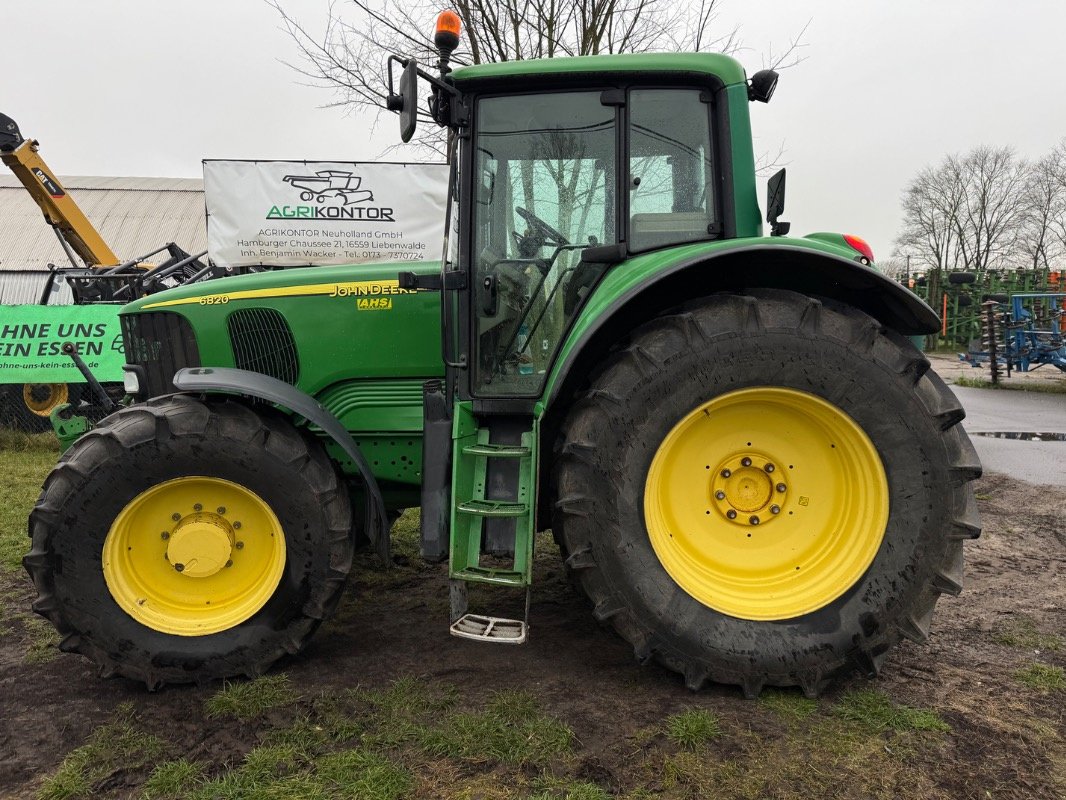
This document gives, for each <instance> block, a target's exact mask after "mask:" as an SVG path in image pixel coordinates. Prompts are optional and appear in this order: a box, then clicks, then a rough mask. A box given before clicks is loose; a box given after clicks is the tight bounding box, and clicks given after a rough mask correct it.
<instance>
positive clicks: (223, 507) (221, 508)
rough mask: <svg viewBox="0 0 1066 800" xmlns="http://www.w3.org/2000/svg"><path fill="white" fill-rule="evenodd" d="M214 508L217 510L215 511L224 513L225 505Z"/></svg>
mask: <svg viewBox="0 0 1066 800" xmlns="http://www.w3.org/2000/svg"><path fill="white" fill-rule="evenodd" d="M215 510H216V511H217V512H218V513H219V514H225V513H226V507H225V506H219V507H218V508H217V509H215Z"/></svg>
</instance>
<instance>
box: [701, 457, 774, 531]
mask: <svg viewBox="0 0 1066 800" xmlns="http://www.w3.org/2000/svg"><path fill="white" fill-rule="evenodd" d="M776 473H777V466H776V465H775V463H774V462H773V460H771V459H769V458H767V457H765V456H763V455H761V454H759V453H755V452H748V451H743V452H740V453H737V454H735V455H733V456H732V457H730V458H727V459H726V460H725V461H723V462H722V463H720V464H719V465H718V469H717V470H716V471H715V473H714V477H713V478H712V479H711V500H712V503H713V504H714V507H715V509H717V511H718V513H719V514H721V515H722V516H723V517H725V518H726V519H727V520H728V521H730V522H732V523H734V524H736V525H744V526H749V525H760V524H765V523H767V522H769V521H770V520H772V519H774V518H775V517H777V516H778V515H779V514H780V513H781V509H782V507H783V505H784V500H785V496H786V493H787V491H788V485H787V483H786V482H785V481H784V480H781V479H777V478H776ZM730 512H732V513H730Z"/></svg>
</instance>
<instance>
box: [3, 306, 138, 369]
mask: <svg viewBox="0 0 1066 800" xmlns="http://www.w3.org/2000/svg"><path fill="white" fill-rule="evenodd" d="M120 308H121V306H118V305H94V306H0V383H84V382H85V379H84V378H83V377H82V376H81V373H80V372H78V368H77V367H75V366H74V362H73V361H71V360H70V357H69V356H65V355H63V353H62V351H61V350H60V348H61V347H62V346H63V344H64V343H66V342H73V344H74V346H75V347H76V348H77V351H78V354H79V355H81V357H82V359H83V360H84V361H85V363H86V365H87V366H88V367H89V369H90V370H92V373H93V375H95V376H96V378H97V379H98V380H100V381H121V380H122V365H123V364H124V363H125V362H126V358H125V355H124V354H123V352H122V332H121V329H120V328H119V324H118V310H119V309H120Z"/></svg>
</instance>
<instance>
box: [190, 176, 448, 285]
mask: <svg viewBox="0 0 1066 800" xmlns="http://www.w3.org/2000/svg"><path fill="white" fill-rule="evenodd" d="M447 193H448V168H447V166H446V165H444V164H374V163H360V162H354V161H214V160H205V161H204V197H205V200H206V202H207V249H208V254H209V255H210V257H211V258H212V259H213V260H214V262H215V263H216V264H218V265H219V266H224V267H237V266H256V265H269V266H287V267H292V266H307V265H317V264H351V263H358V262H363V261H381V260H392V261H422V260H426V259H428V260H437V259H439V258H440V250H441V245H442V238H443V236H444V204H445V199H446V196H447Z"/></svg>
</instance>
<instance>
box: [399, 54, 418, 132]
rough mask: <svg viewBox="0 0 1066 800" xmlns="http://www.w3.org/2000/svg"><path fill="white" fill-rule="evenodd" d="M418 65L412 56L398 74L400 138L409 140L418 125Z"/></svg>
mask: <svg viewBox="0 0 1066 800" xmlns="http://www.w3.org/2000/svg"><path fill="white" fill-rule="evenodd" d="M417 70H418V65H417V64H415V60H414V59H413V58H412V59H411V60H410V61H408V62H407V66H406V67H404V68H403V74H402V75H400V99H401V102H402V103H403V105H402V106H401V108H400V109H399V111H400V139H402V140H403V141H404V142H409V141H411V137H412V136H414V135H415V127H416V126H417V125H418V72H417Z"/></svg>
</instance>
